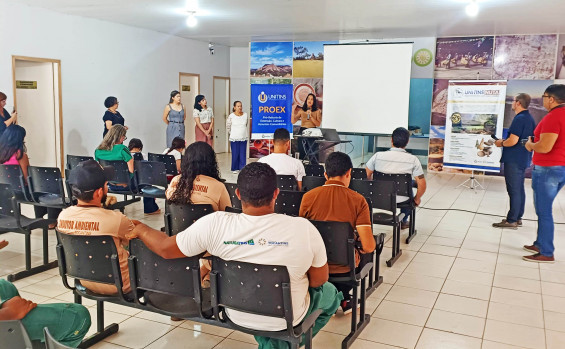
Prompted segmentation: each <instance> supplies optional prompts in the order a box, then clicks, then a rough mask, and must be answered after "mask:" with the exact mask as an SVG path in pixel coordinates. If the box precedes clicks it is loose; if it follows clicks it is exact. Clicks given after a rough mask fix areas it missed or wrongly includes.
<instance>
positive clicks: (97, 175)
mask: <svg viewBox="0 0 565 349" xmlns="http://www.w3.org/2000/svg"><path fill="white" fill-rule="evenodd" d="M113 176H114V169H113V168H112V167H111V166H108V167H102V166H100V164H99V163H98V162H96V161H94V160H87V161H84V162H81V163H80V164H79V165H78V166H77V167H75V168H74V169H73V170H72V171H71V173H70V175H69V183H70V184H71V190H72V192H73V195H74V196H75V197H76V198H77V200H78V204H77V205H76V206H71V207H68V208H66V209H64V210H63V211H62V212H61V214H59V218H58V222H57V229H58V230H59V231H60V232H61V233H64V234H77V235H110V236H112V237H113V238H114V242H115V243H116V248H117V250H118V259H119V261H120V269H121V272H122V281H123V288H122V291H123V292H124V293H129V292H130V291H131V287H130V281H129V269H128V257H129V254H128V251H127V250H126V249H125V248H124V247H127V246H128V243H129V240H128V239H127V238H126V234H127V233H129V232H130V231H132V230H133V228H134V227H135V224H137V223H139V222H138V221H131V220H129V219H128V218H127V217H126V216H125V215H124V214H123V213H121V212H119V211H111V210H107V209H105V208H103V207H102V203H103V202H105V201H106V196H107V194H108V179H111V178H113ZM81 283H82V285H83V286H84V287H86V288H88V289H89V290H91V291H93V292H96V293H100V294H106V295H112V294H115V293H116V292H117V290H116V287H115V286H114V285H107V284H101V283H97V282H90V281H81Z"/></svg>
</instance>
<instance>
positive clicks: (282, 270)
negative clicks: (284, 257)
mask: <svg viewBox="0 0 565 349" xmlns="http://www.w3.org/2000/svg"><path fill="white" fill-rule="evenodd" d="M210 285H211V288H210V291H211V299H212V307H213V308H214V313H215V315H216V317H217V318H218V314H219V311H218V307H219V306H223V307H227V308H230V309H235V310H239V311H243V312H246V313H252V314H256V315H264V316H271V317H277V318H283V319H285V320H286V322H287V329H289V330H292V319H293V314H292V299H291V293H290V277H289V275H288V270H287V268H286V267H285V266H281V265H262V264H253V263H244V262H238V261H225V260H223V259H221V258H219V257H215V256H214V257H212V271H211V273H210Z"/></svg>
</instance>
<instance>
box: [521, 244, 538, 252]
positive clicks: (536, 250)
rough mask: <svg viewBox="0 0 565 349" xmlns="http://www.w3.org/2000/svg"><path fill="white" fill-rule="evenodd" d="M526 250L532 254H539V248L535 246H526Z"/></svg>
mask: <svg viewBox="0 0 565 349" xmlns="http://www.w3.org/2000/svg"><path fill="white" fill-rule="evenodd" d="M522 248H523V249H524V251H527V252H532V253H539V248H537V247H536V246H534V245H524V247H522Z"/></svg>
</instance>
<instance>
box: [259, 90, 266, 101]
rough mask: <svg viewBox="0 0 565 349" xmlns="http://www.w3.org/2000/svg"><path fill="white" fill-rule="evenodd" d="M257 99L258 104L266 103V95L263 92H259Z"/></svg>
mask: <svg viewBox="0 0 565 349" xmlns="http://www.w3.org/2000/svg"><path fill="white" fill-rule="evenodd" d="M257 99H258V100H259V102H261V103H265V102H266V101H267V95H266V94H265V92H263V91H261V93H260V94H259V96H257Z"/></svg>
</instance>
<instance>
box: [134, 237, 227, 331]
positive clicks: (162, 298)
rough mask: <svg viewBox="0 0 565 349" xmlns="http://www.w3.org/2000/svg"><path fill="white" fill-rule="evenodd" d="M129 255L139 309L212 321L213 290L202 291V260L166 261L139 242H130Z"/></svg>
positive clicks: (194, 258)
mask: <svg viewBox="0 0 565 349" xmlns="http://www.w3.org/2000/svg"><path fill="white" fill-rule="evenodd" d="M129 252H130V257H129V260H128V263H129V273H130V280H131V289H132V291H133V293H134V298H135V301H136V302H137V303H138V304H139V305H140V306H144V307H145V308H147V310H149V311H154V312H158V313H161V314H165V315H168V316H174V317H178V318H182V319H189V318H196V317H198V318H205V319H210V318H211V317H212V314H213V313H212V307H211V305H210V292H209V291H210V290H209V289H201V287H200V264H199V258H200V256H194V257H186V258H176V259H164V258H162V257H160V256H158V255H157V254H155V253H153V252H152V251H151V250H150V249H149V248H148V247H147V246H146V245H145V244H144V243H143V241H141V240H139V239H133V240H131V241H130V243H129ZM140 299H142V300H140ZM198 321H202V320H201V319H199V320H198ZM210 323H212V324H215V323H216V322H215V321H214V320H210Z"/></svg>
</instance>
